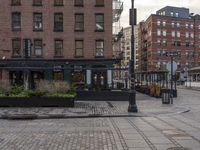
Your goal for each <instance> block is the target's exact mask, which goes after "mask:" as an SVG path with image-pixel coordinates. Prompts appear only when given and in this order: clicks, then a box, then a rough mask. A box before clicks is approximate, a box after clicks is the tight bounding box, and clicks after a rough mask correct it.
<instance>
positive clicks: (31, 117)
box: [0, 114, 147, 120]
mask: <svg viewBox="0 0 200 150" xmlns="http://www.w3.org/2000/svg"><path fill="white" fill-rule="evenodd" d="M111 117H112V118H113V117H116V118H118V117H147V116H146V115H142V114H138V115H137V114H130V115H98V114H97V115H85V116H66V115H61V114H58V115H45V116H38V115H28V116H27V115H16V114H13V115H3V116H1V117H0V119H7V120H35V119H75V118H111Z"/></svg>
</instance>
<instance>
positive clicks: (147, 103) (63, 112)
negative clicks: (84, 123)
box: [0, 93, 189, 119]
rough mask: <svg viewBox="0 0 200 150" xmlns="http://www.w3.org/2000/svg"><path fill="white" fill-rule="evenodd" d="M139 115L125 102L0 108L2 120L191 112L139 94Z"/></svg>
mask: <svg viewBox="0 0 200 150" xmlns="http://www.w3.org/2000/svg"><path fill="white" fill-rule="evenodd" d="M136 99H137V106H138V110H139V112H138V113H128V112H127V108H128V102H124V101H121V102H120V101H107V102H105V101H84V102H83V101H77V102H75V107H74V108H49V107H47V108H46V107H42V108H0V118H1V119H51V118H88V117H122V116H123V117H132V116H134V117H145V116H158V115H171V114H178V113H183V112H187V111H189V109H188V108H186V107H180V106H178V105H177V104H176V102H175V104H173V105H163V104H162V102H161V99H156V98H152V97H149V96H147V95H143V94H140V93H137V98H136ZM174 101H176V99H174Z"/></svg>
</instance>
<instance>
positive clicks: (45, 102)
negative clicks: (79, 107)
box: [0, 97, 75, 107]
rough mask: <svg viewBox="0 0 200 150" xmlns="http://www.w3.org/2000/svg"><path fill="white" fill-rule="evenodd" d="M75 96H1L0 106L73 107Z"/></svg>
mask: <svg viewBox="0 0 200 150" xmlns="http://www.w3.org/2000/svg"><path fill="white" fill-rule="evenodd" d="M74 99H75V98H60V97H1V98H0V107H74Z"/></svg>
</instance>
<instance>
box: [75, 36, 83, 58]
mask: <svg viewBox="0 0 200 150" xmlns="http://www.w3.org/2000/svg"><path fill="white" fill-rule="evenodd" d="M77 42H82V47H81V48H80V47H77V44H76V43H77ZM77 50H82V55H77ZM75 57H76V58H81V57H84V40H83V39H76V40H75Z"/></svg>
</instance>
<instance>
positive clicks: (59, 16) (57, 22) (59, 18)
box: [54, 13, 63, 32]
mask: <svg viewBox="0 0 200 150" xmlns="http://www.w3.org/2000/svg"><path fill="white" fill-rule="evenodd" d="M54 31H56V32H61V31H63V13H55V14H54Z"/></svg>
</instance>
